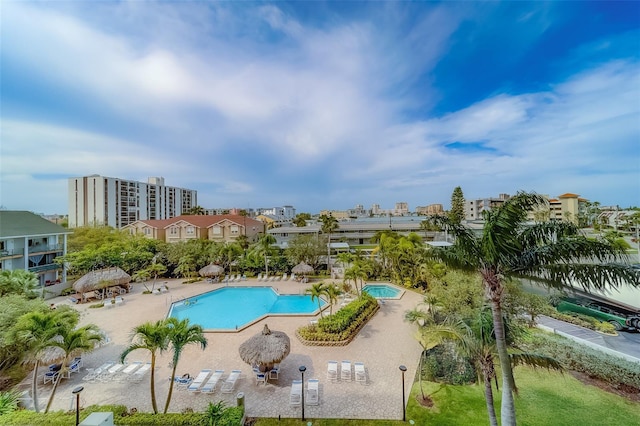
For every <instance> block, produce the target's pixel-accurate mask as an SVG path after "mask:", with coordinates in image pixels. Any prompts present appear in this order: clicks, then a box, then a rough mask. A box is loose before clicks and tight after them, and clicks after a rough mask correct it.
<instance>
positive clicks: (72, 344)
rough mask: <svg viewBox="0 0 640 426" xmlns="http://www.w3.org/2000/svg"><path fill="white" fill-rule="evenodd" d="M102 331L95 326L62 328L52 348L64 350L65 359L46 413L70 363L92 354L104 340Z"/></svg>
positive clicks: (45, 410) (46, 411)
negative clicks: (72, 359) (81, 355)
mask: <svg viewBox="0 0 640 426" xmlns="http://www.w3.org/2000/svg"><path fill="white" fill-rule="evenodd" d="M102 338H103V337H102V335H101V334H100V329H99V328H98V327H97V326H96V325H95V324H89V325H85V326H84V327H80V328H71V327H62V328H60V331H59V339H58V340H56V341H55V342H53V344H52V345H51V346H53V347H58V348H60V349H62V352H63V353H64V358H63V360H62V368H61V369H60V371H59V373H58V375H57V376H56V378H55V381H54V384H53V389H52V390H51V394H50V395H49V401H48V402H47V407H46V408H45V409H44V412H45V413H48V412H49V409H50V408H51V403H52V402H53V397H54V396H55V394H56V389H58V384H59V383H60V380H61V379H62V376H64V375H65V374H66V373H67V372H68V370H69V362H70V361H71V358H72V357H74V356H78V355H80V354H82V353H84V352H90V351H92V350H93V349H94V348H95V345H96V343H98V342H100V341H101V340H102Z"/></svg>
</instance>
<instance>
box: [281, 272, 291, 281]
mask: <svg viewBox="0 0 640 426" xmlns="http://www.w3.org/2000/svg"><path fill="white" fill-rule="evenodd" d="M288 279H289V276H288V275H287V273H286V272H285V273H284V274H283V275H282V281H287V280H288Z"/></svg>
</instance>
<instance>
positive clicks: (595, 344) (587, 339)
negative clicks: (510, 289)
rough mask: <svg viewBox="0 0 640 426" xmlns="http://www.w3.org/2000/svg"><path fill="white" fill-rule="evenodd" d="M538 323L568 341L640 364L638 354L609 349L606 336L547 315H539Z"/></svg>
mask: <svg viewBox="0 0 640 426" xmlns="http://www.w3.org/2000/svg"><path fill="white" fill-rule="evenodd" d="M536 322H537V323H538V328H540V329H542V330H546V331H549V332H552V333H555V334H558V335H560V336H564V337H566V338H568V339H571V340H573V341H575V342H578V343H580V344H583V345H585V346H589V347H591V348H593V349H597V350H599V351H602V352H605V353H608V354H610V355H613V356H617V357H619V358H624V359H626V360H627V361H631V362H637V363H640V358H637V357H636V354H632V353H627V352H625V351H618V350H614V349H611V348H610V347H609V346H610V345H609V344H608V343H607V342H606V340H605V338H604V335H602V334H601V333H598V332H596V331H593V330H589V329H587V328H584V327H580V326H577V325H573V324H570V323H567V322H564V321H560V320H557V319H555V318H551V317H548V316H545V315H538V317H537V318H536Z"/></svg>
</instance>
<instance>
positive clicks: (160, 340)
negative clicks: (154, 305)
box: [120, 320, 170, 414]
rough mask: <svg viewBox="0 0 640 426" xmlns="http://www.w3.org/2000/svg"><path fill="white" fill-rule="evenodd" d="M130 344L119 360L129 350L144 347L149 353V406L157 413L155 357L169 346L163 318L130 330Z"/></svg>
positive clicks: (127, 353)
mask: <svg viewBox="0 0 640 426" xmlns="http://www.w3.org/2000/svg"><path fill="white" fill-rule="evenodd" d="M132 334H133V335H132V338H131V344H130V345H129V346H128V347H127V348H126V349H125V350H124V351H123V352H122V353H121V354H120V361H121V362H124V361H125V360H126V358H127V355H129V354H130V353H131V352H133V351H135V350H138V349H144V350H147V351H149V352H150V353H151V379H150V388H151V406H152V407H153V412H154V414H158V405H157V404H156V386H155V366H156V357H157V356H158V354H160V353H162V352H164V351H165V350H167V348H168V347H169V343H170V341H169V329H168V327H167V325H166V323H165V320H160V321H156V322H155V323H152V322H145V323H144V324H141V325H139V326H137V327H135V328H134V329H133V331H132Z"/></svg>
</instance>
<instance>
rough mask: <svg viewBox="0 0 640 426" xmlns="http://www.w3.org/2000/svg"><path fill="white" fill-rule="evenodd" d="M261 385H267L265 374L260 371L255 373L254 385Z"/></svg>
mask: <svg viewBox="0 0 640 426" xmlns="http://www.w3.org/2000/svg"><path fill="white" fill-rule="evenodd" d="M260 383H262V384H263V385H266V384H267V373H263V372H261V371H259V372H257V373H256V385H259V384H260Z"/></svg>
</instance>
